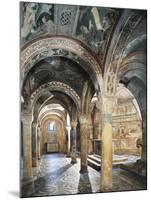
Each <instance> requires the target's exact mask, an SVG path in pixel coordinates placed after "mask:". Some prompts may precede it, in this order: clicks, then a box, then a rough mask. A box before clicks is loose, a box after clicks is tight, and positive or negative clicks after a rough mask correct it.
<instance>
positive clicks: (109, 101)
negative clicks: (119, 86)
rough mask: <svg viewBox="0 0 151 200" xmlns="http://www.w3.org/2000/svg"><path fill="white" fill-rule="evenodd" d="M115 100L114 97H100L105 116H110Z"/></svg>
mask: <svg viewBox="0 0 151 200" xmlns="http://www.w3.org/2000/svg"><path fill="white" fill-rule="evenodd" d="M115 103H116V99H115V97H114V96H107V95H103V96H102V111H103V113H106V114H112V112H113V108H114V106H115Z"/></svg>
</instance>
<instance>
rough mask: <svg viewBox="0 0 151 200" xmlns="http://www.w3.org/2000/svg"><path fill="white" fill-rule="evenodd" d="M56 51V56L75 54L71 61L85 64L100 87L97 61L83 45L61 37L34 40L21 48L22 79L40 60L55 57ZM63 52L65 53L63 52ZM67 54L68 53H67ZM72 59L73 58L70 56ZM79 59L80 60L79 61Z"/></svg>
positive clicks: (100, 78)
mask: <svg viewBox="0 0 151 200" xmlns="http://www.w3.org/2000/svg"><path fill="white" fill-rule="evenodd" d="M56 49H57V56H64V57H69V58H70V59H71V56H70V54H71V53H73V54H75V56H74V58H72V59H73V60H75V59H76V62H77V63H79V64H80V63H82V64H80V65H81V66H82V67H83V62H84V63H86V64H87V68H88V69H89V72H88V74H89V75H90V77H92V76H93V74H94V77H95V79H96V80H97V81H98V83H99V86H102V84H103V79H102V70H101V66H100V64H99V61H98V60H97V59H96V58H95V56H94V55H93V53H92V52H91V50H88V49H87V48H86V47H84V45H83V44H82V43H81V42H79V41H77V40H75V39H71V38H67V37H63V36H55V37H54V36H50V37H43V38H40V39H38V40H34V41H33V42H32V43H31V44H30V45H28V46H26V47H25V48H23V50H22V52H21V74H22V79H24V76H25V74H26V73H27V72H28V71H29V70H30V69H31V68H32V67H33V66H34V65H35V64H36V63H37V62H39V61H40V60H42V59H44V58H46V57H49V56H53V55H56V52H54V50H56ZM64 51H65V52H64ZM67 52H69V53H67ZM77 56H78V57H77ZM72 57H73V56H72ZM79 58H80V60H79Z"/></svg>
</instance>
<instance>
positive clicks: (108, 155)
mask: <svg viewBox="0 0 151 200" xmlns="http://www.w3.org/2000/svg"><path fill="white" fill-rule="evenodd" d="M114 102H115V101H114V98H113V97H106V96H103V97H102V128H103V131H102V160H101V184H100V185H101V191H111V190H112V124H111V123H112V109H113V106H114ZM100 106H101V105H100Z"/></svg>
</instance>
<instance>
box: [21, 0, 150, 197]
mask: <svg viewBox="0 0 151 200" xmlns="http://www.w3.org/2000/svg"><path fill="white" fill-rule="evenodd" d="M20 9H21V131H20V132H21V137H20V139H21V165H20V166H21V170H20V176H21V196H22V197H28V196H47V195H61V194H78V193H95V192H109V191H127V190H144V189H146V187H147V183H146V177H147V132H146V130H147V127H146V126H147V125H146V121H147V116H146V112H147V108H146V88H147V85H146V39H147V35H146V11H143V10H130V9H117V8H113V9H111V8H106V9H105V8H99V7H90V6H88V7H84V6H69V5H53V4H40V3H23V2H22V3H21V4H20ZM67 13H68V15H67ZM74 15H75V16H76V17H75V18H74ZM99 16H101V17H102V18H101V17H99ZM29 18H31V20H30V23H29V24H28V25H27V23H26V21H27V20H28V19H29ZM100 18H101V19H102V20H99V19H100Z"/></svg>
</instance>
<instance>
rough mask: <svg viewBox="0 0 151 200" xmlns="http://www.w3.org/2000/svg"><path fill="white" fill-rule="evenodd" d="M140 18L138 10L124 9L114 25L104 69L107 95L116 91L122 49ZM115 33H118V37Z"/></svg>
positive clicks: (124, 47) (141, 17)
mask: <svg viewBox="0 0 151 200" xmlns="http://www.w3.org/2000/svg"><path fill="white" fill-rule="evenodd" d="M142 19H143V15H140V13H139V12H138V13H137V12H132V11H130V10H128V11H125V13H124V14H123V16H122V17H121V19H120V21H119V23H118V26H117V27H116V30H115V32H114V34H113V37H112V41H111V45H110V47H109V50H108V55H107V60H106V63H105V70H104V92H105V93H106V94H108V95H111V96H112V95H114V94H115V93H116V88H117V78H118V71H119V69H120V66H121V63H122V59H123V57H124V51H125V49H126V47H127V43H128V40H129V37H130V35H131V33H132V32H133V30H135V28H136V26H137V25H138V24H139V23H140V21H141V20H142ZM123 24H124V27H123ZM121 30H122V31H121ZM119 32H120V34H119ZM117 33H118V35H119V37H118V38H117Z"/></svg>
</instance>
